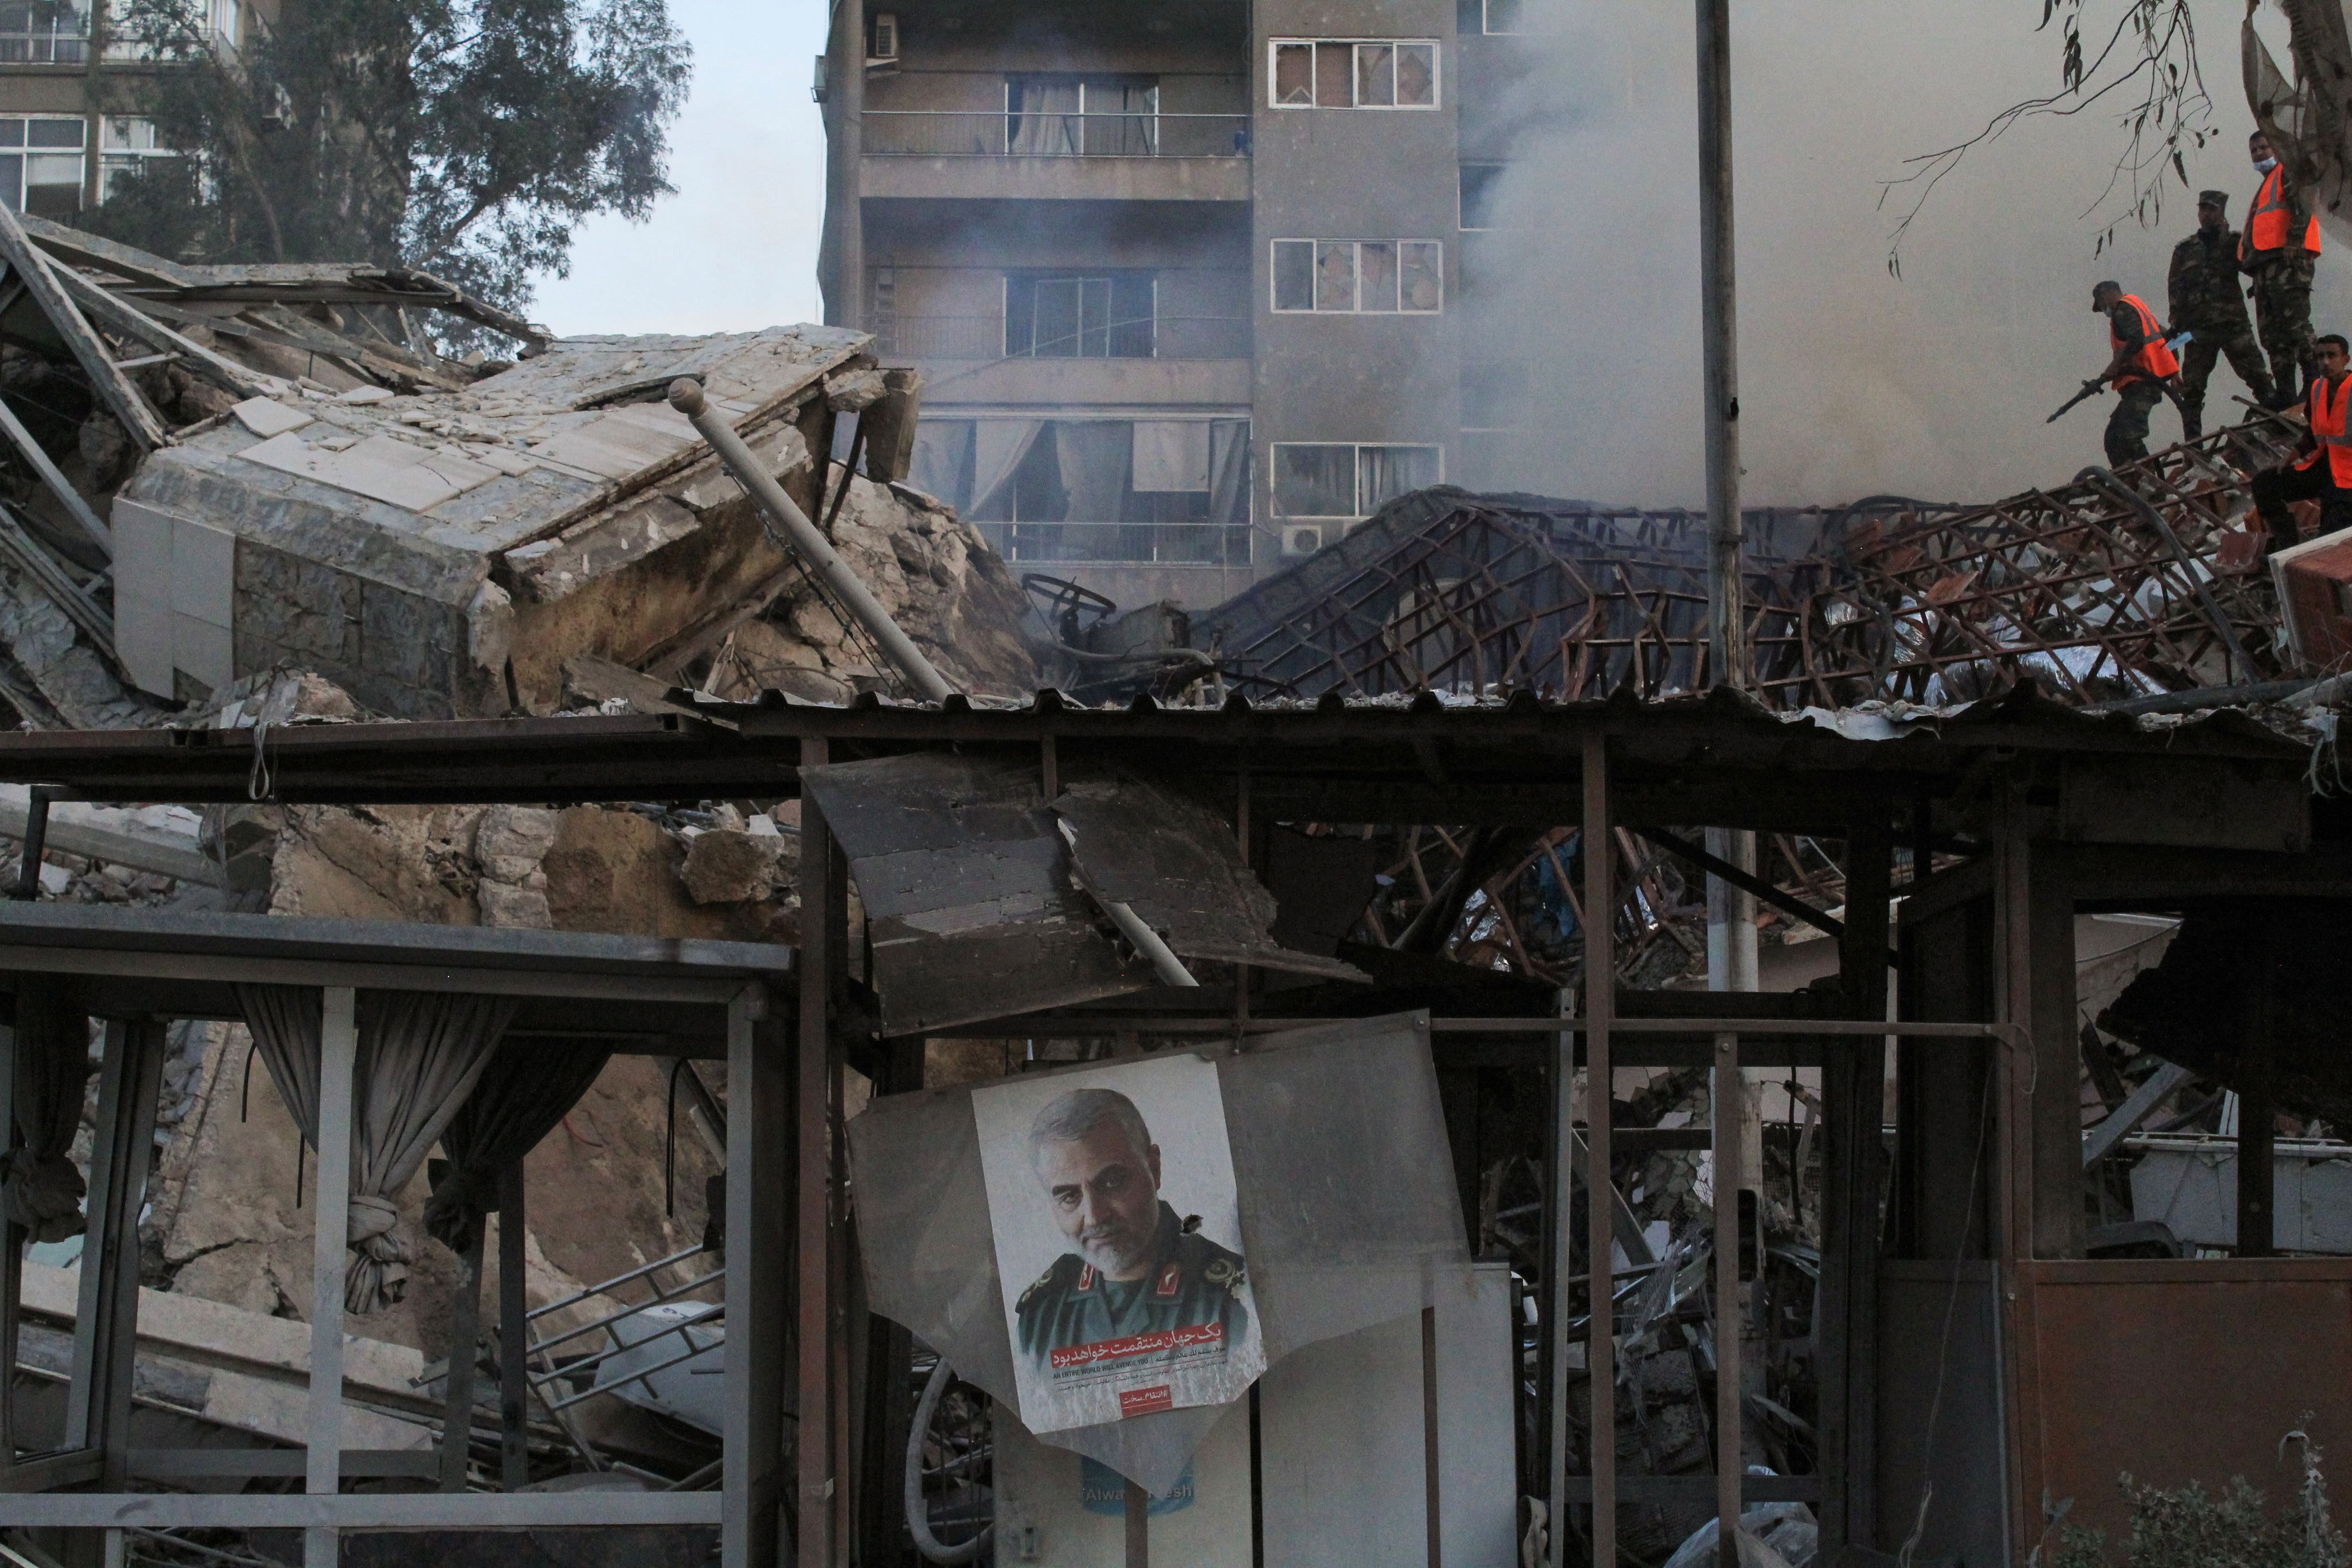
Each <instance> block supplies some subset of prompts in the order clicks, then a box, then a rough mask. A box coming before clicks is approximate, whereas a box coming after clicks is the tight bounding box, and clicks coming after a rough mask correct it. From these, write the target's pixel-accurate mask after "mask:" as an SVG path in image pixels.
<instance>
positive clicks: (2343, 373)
mask: <svg viewBox="0 0 2352 1568" xmlns="http://www.w3.org/2000/svg"><path fill="white" fill-rule="evenodd" d="M2316 349H2317V358H2318V361H2319V374H2317V375H2315V376H2314V377H2313V378H2312V382H2311V388H2310V391H2309V392H2308V394H2307V395H2306V406H2305V414H2307V415H2308V416H2309V417H2310V420H2311V428H2310V429H2309V430H2307V431H2306V432H2305V434H2304V437H2303V456H2302V457H2300V458H2296V459H2295V460H2294V463H2293V464H2291V465H2289V466H2287V467H2285V468H2273V469H2272V470H2271V471H2270V472H2269V473H2267V474H2256V475H2255V476H2254V510H2256V511H2258V512H2260V513H2261V514H2262V520H2263V527H2265V528H2267V529H2269V530H2270V531H2271V548H2272V549H2273V550H2283V549H2284V548H2285V547H2286V546H2288V545H2290V544H2295V543H2299V542H2301V540H2300V535H2299V532H2298V531H2297V530H2296V528H2295V523H2294V513H2293V512H2291V511H2289V510H2287V503H2288V502H2290V501H2299V500H2315V501H2317V502H2318V503H2319V531H2320V532H2322V533H2333V532H2335V531H2336V530H2337V529H2339V528H2347V527H2352V423H2347V415H2352V374H2347V372H2352V344H2347V342H2345V341H2344V340H2343V339H2342V338H2340V337H2338V336H2336V334H2335V333H2334V332H2330V333H2328V334H2327V335H2326V337H2324V338H2321V339H2320V340H2318V342H2317V344H2316Z"/></svg>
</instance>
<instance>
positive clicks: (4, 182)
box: [0, 114, 89, 217]
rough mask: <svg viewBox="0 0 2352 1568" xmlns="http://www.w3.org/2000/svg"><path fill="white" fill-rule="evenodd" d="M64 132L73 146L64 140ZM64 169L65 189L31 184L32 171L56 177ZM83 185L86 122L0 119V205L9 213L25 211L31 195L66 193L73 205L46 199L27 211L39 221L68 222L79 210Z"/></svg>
mask: <svg viewBox="0 0 2352 1568" xmlns="http://www.w3.org/2000/svg"><path fill="white" fill-rule="evenodd" d="M68 132H70V133H71V134H72V137H73V140H72V141H71V142H67V141H65V140H64V137H65V136H66V134H67V133H68ZM68 167H70V168H71V170H72V172H73V179H72V181H71V183H70V184H68V182H67V181H65V180H62V179H55V178H52V179H36V178H35V177H34V175H35V174H36V172H37V170H38V169H46V171H47V173H49V174H63V173H65V172H66V170H67V169H68ZM88 181H89V121H87V120H86V119H84V118H83V117H81V116H80V115H66V114H0V203H5V204H6V205H7V207H8V210H9V211H10V212H15V213H21V212H24V211H26V203H27V202H29V201H30V200H31V199H32V195H33V192H34V191H36V190H42V191H49V192H58V191H65V190H71V191H72V192H73V205H70V206H63V205H58V202H57V201H56V200H54V199H52V200H49V201H46V202H44V203H42V204H41V205H38V206H37V207H34V208H33V209H31V210H32V211H33V212H34V215H35V216H39V217H71V216H75V215H77V214H79V212H80V211H81V210H82V206H83V197H84V195H85V185H86V184H87V182H88Z"/></svg>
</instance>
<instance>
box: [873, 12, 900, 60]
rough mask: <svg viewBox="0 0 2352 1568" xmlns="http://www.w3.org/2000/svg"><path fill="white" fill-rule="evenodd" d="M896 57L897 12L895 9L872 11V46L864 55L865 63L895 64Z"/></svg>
mask: <svg viewBox="0 0 2352 1568" xmlns="http://www.w3.org/2000/svg"><path fill="white" fill-rule="evenodd" d="M885 63H888V64H893V65H895V64H897V63H898V13H897V12H896V11H877V12H875V13H874V47H873V49H872V50H871V51H870V52H869V53H868V54H867V55H866V64H867V65H870V66H872V65H882V64H885Z"/></svg>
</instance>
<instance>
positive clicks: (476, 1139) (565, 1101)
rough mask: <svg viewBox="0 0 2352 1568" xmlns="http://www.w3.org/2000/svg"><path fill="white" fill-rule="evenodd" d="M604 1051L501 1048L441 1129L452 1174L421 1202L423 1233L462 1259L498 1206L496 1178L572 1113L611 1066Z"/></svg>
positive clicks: (444, 1148) (447, 1174)
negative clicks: (478, 1224)
mask: <svg viewBox="0 0 2352 1568" xmlns="http://www.w3.org/2000/svg"><path fill="white" fill-rule="evenodd" d="M612 1055H613V1053H612V1052H611V1051H608V1050H601V1049H595V1048H592V1047H583V1046H575V1047H572V1048H570V1049H557V1050H549V1049H546V1048H544V1047H541V1046H538V1045H535V1044H534V1045H530V1046H519V1045H516V1044H513V1043H512V1042H508V1043H505V1044H501V1045H500V1046H499V1048H498V1049H497V1050H496V1051H494V1052H492V1053H491V1055H490V1059H489V1064H488V1066H487V1067H485V1068H483V1069H482V1076H481V1077H480V1079H478V1080H477V1081H476V1082H475V1084H474V1091H473V1093H471V1094H469V1095H467V1097H466V1102H465V1103H464V1104H463V1105H461V1106H459V1107H458V1108H457V1115H455V1116H453V1117H451V1118H450V1119H449V1124H448V1125H447V1126H446V1127H444V1128H443V1129H442V1130H441V1152H443V1153H444V1154H446V1155H447V1156H448V1160H449V1169H448V1171H447V1172H446V1173H445V1174H444V1175H443V1176H442V1178H441V1180H440V1181H439V1183H438V1184H436V1185H435V1186H434V1188H433V1195H432V1196H431V1197H429V1198H427V1199H425V1230H426V1231H427V1232H429V1233H430V1234H431V1235H432V1236H433V1237H435V1238H436V1240H438V1241H439V1242H440V1243H441V1244H442V1245H443V1246H445V1247H448V1248H449V1250H450V1251H452V1252H457V1253H463V1252H464V1251H465V1250H466V1248H467V1245H468V1244H469V1243H470V1242H471V1241H472V1239H473V1235H474V1226H475V1224H476V1222H477V1221H478V1220H479V1219H480V1217H481V1216H482V1215H486V1214H488V1213H490V1212H492V1211H493V1210H495V1209H496V1208H497V1207H498V1206H499V1172H500V1171H502V1170H504V1169H506V1167H507V1166H509V1165H510V1164H512V1163H514V1162H515V1161H517V1160H520V1159H521V1158H522V1157H523V1156H524V1155H525V1154H528V1153H530V1152H531V1150H532V1149H534V1148H536V1147H537V1146H538V1144H539V1141H540V1140H541V1139H542V1138H544V1137H546V1136H547V1135H548V1134H549V1133H550V1132H551V1131H554V1130H555V1124H556V1123H557V1122H559V1121H562V1120H563V1119H564V1117H565V1116H566V1115H568V1114H570V1112H571V1110H572V1107H573V1106H575V1105H577V1104H579V1103H580V1097H581V1096H582V1095H583V1094H585V1093H587V1092H588V1086H589V1085H591V1084H593V1083H594V1082H595V1081H596V1075H597V1074H598V1073H600V1072H603V1071H604V1064H605V1063H606V1062H607V1061H609V1060H611V1059H612Z"/></svg>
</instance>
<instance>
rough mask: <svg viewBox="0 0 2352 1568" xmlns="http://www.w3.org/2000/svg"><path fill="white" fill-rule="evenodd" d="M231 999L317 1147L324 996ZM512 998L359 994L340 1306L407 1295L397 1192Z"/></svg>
mask: <svg viewBox="0 0 2352 1568" xmlns="http://www.w3.org/2000/svg"><path fill="white" fill-rule="evenodd" d="M236 994H237V1003H238V1005H239V1006H240V1007H242V1008H243V1009H244V1012H245V1019H246V1025H247V1027H248V1028H250V1029H252V1031H253V1037H254V1040H255V1043H256V1044H257V1045H258V1046H259V1047H260V1049H261V1057H262V1059H263V1060H264V1061H265V1062H267V1063H268V1065H269V1076H270V1078H271V1079H273V1080H275V1081H276V1083H277V1085H278V1094H279V1096H280V1097H281V1098H283V1099H284V1100H285V1101H286V1109H287V1110H288V1111H289V1113H291V1114H292V1116H293V1118H294V1121H295V1124H296V1125H297V1126H299V1128H300V1129H301V1130H302V1137H303V1139H304V1141H305V1142H308V1143H310V1146H311V1147H312V1148H314V1149H315V1148H317V1147H318V1143H319V1058H320V1032H321V1018H320V1015H321V1010H322V998H321V996H320V993H319V991H318V990H317V989H316V988H314V987H310V986H293V985H240V986H238V987H236ZM516 1005H517V1004H516V1002H515V1000H514V999H513V998H511V997H503V996H470V995H457V994H443V993H439V992H427V991H386V992H362V993H361V994H360V996H359V1019H358V1023H359V1060H358V1064H357V1070H356V1072H355V1074H354V1076H353V1081H352V1189H351V1199H350V1204H349V1206H348V1210H347V1213H348V1216H349V1224H350V1226H351V1229H350V1235H349V1241H350V1246H351V1249H352V1260H351V1265H350V1268H349V1270H348V1271H347V1272H346V1274H345V1276H344V1281H343V1308H344V1310H346V1311H349V1312H352V1313H355V1314H362V1315H364V1314H366V1313H370V1312H379V1311H382V1310H383V1309H384V1308H386V1307H389V1306H392V1305H394V1303H395V1302H398V1301H400V1300H402V1299H403V1298H404V1297H405V1296H406V1295H407V1294H408V1266H409V1264H410V1263H411V1262H412V1261H413V1255H412V1254H411V1253H410V1251H409V1249H408V1242H407V1238H406V1237H404V1236H403V1235H402V1234H401V1231H400V1224H399V1222H400V1208H399V1203H398V1199H397V1194H398V1193H399V1192H400V1189H401V1188H402V1187H404V1186H405V1185H407V1184H408V1182H409V1180H410V1179H411V1178H412V1177H414V1176H415V1174H416V1172H417V1169H418V1167H419V1166H421V1165H423V1164H424V1163H425V1155H426V1154H427V1153H428V1152H431V1150H432V1148H433V1145H434V1144H435V1143H436V1142H439V1140H440V1138H441V1135H442V1132H443V1131H444V1130H445V1129H446V1127H447V1126H448V1124H449V1122H450V1121H451V1119H452V1118H454V1117H455V1116H456V1115H457V1111H458V1109H459V1107H461V1106H462V1105H463V1104H464V1103H465V1100H466V1097H467V1095H469V1094H471V1093H472V1092H473V1090H474V1086H475V1084H476V1082H477V1081H478V1079H480V1078H481V1076H482V1071H483V1068H485V1066H486V1065H487V1064H488V1061H489V1060H490V1058H491V1055H492V1053H493V1052H494V1051H495V1050H496V1048H497V1047H498V1043H499V1038H500V1037H502V1036H503V1035H505V1033H506V1028H507V1024H508V1022H509V1020H510V1019H512V1018H513V1016H514V1012H515V1007H516Z"/></svg>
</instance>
